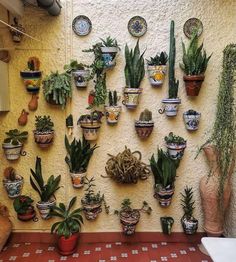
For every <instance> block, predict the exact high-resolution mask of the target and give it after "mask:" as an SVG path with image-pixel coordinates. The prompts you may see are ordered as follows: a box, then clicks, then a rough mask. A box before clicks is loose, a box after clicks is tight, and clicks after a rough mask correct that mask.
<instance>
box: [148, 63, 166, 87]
mask: <svg viewBox="0 0 236 262" xmlns="http://www.w3.org/2000/svg"><path fill="white" fill-rule="evenodd" d="M147 70H148V75H149V81H150V84H151V85H152V86H154V87H160V86H162V85H163V83H164V80H165V76H166V72H167V66H166V65H159V66H149V65H148V66H147Z"/></svg>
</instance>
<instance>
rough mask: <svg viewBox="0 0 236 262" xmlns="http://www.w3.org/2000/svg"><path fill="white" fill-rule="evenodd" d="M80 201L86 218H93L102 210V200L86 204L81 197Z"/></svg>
mask: <svg viewBox="0 0 236 262" xmlns="http://www.w3.org/2000/svg"><path fill="white" fill-rule="evenodd" d="M81 203H82V206H83V212H84V215H85V217H86V219H88V220H95V219H96V218H97V216H98V214H99V213H101V212H102V202H98V203H93V204H92V203H91V204H88V203H86V202H85V201H84V200H83V199H82V201H81Z"/></svg>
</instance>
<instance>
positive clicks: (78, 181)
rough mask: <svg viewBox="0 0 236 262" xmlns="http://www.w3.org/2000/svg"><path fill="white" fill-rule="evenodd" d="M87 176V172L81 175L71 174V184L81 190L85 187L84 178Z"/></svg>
mask: <svg viewBox="0 0 236 262" xmlns="http://www.w3.org/2000/svg"><path fill="white" fill-rule="evenodd" d="M86 174H87V173H86V172H81V173H73V172H70V177H71V182H72V185H73V187H74V188H81V187H83V186H84V178H85V176H86Z"/></svg>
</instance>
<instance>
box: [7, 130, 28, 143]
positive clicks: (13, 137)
mask: <svg viewBox="0 0 236 262" xmlns="http://www.w3.org/2000/svg"><path fill="white" fill-rule="evenodd" d="M5 134H6V135H7V138H5V139H4V143H10V144H12V145H14V146H17V145H20V144H23V143H24V142H25V141H26V140H27V138H28V132H27V131H23V132H20V131H19V130H18V129H11V130H9V131H8V132H6V133H5Z"/></svg>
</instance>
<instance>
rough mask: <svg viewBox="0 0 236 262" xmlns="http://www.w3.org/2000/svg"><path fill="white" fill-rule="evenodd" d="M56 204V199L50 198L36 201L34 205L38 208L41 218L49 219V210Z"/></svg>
mask: <svg viewBox="0 0 236 262" xmlns="http://www.w3.org/2000/svg"><path fill="white" fill-rule="evenodd" d="M55 205H56V200H55V199H52V200H50V201H48V202H42V201H40V202H38V203H36V207H37V208H38V211H39V214H40V216H41V218H42V219H45V220H46V219H49V218H50V216H49V212H50V210H51V209H52V208H53V207H54V206H55Z"/></svg>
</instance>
